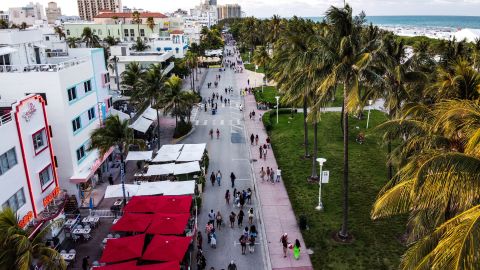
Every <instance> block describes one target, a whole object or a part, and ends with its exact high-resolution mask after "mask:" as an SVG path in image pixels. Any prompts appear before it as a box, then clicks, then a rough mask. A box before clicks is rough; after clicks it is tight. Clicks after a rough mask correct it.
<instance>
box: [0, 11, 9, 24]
mask: <svg viewBox="0 0 480 270" xmlns="http://www.w3.org/2000/svg"><path fill="white" fill-rule="evenodd" d="M0 20H3V21H6V22H8V21H9V16H8V12H6V11H3V10H0Z"/></svg>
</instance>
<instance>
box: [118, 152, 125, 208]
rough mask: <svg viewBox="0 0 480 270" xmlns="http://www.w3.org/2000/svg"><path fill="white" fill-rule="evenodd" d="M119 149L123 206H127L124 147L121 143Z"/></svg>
mask: <svg viewBox="0 0 480 270" xmlns="http://www.w3.org/2000/svg"><path fill="white" fill-rule="evenodd" d="M118 150H120V182H121V184H122V193H123V207H125V205H127V193H126V191H125V161H124V159H123V147H122V145H121V144H119V145H118Z"/></svg>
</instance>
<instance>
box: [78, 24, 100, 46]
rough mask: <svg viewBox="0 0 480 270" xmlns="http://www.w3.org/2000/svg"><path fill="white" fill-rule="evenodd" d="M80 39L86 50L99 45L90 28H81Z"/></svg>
mask: <svg viewBox="0 0 480 270" xmlns="http://www.w3.org/2000/svg"><path fill="white" fill-rule="evenodd" d="M81 37H82V41H83V42H85V45H86V46H87V48H93V47H96V46H99V44H100V42H99V38H98V36H97V35H95V34H94V33H93V31H92V29H91V28H90V27H85V28H83V32H82V36H81Z"/></svg>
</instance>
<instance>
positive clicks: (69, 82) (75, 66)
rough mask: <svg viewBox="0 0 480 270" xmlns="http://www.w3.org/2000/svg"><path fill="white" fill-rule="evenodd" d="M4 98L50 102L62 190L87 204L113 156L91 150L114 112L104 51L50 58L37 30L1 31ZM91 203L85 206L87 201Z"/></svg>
mask: <svg viewBox="0 0 480 270" xmlns="http://www.w3.org/2000/svg"><path fill="white" fill-rule="evenodd" d="M0 46H1V47H0V54H1V55H0V81H1V82H2V87H1V88H0V95H1V97H2V99H19V98H21V97H24V96H25V95H26V94H30V93H37V94H41V95H42V96H43V97H44V98H45V103H46V108H47V114H48V117H49V121H50V125H51V136H52V139H51V140H52V145H53V148H54V150H55V159H56V161H57V162H56V164H57V166H58V167H57V172H58V181H59V184H60V187H61V188H62V189H65V190H66V191H67V192H68V193H69V194H71V195H72V194H73V195H75V196H76V197H77V199H80V200H79V203H83V205H85V203H86V204H87V205H88V199H89V198H90V196H93V195H92V192H93V190H94V188H95V185H96V180H97V174H98V173H99V172H105V171H107V170H108V168H107V167H108V166H107V165H106V162H104V161H105V160H106V159H107V158H108V157H109V155H110V153H107V154H106V155H104V156H101V157H99V155H98V152H97V151H96V150H92V151H89V150H88V149H89V145H90V134H91V132H92V131H93V130H94V129H95V128H98V127H99V126H100V125H101V123H102V121H103V120H104V119H105V118H106V116H107V115H108V114H109V113H110V107H111V96H110V95H109V94H108V90H109V76H108V72H107V70H106V67H105V60H104V53H103V49H102V48H95V49H88V48H79V49H68V52H66V54H62V56H58V55H55V54H48V53H47V52H46V49H47V46H46V45H45V42H44V40H43V35H42V32H41V31H40V30H38V29H34V30H25V31H18V30H16V29H8V30H1V31H0ZM85 201H86V202H85Z"/></svg>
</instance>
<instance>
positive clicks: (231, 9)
mask: <svg viewBox="0 0 480 270" xmlns="http://www.w3.org/2000/svg"><path fill="white" fill-rule="evenodd" d="M241 17H242V8H241V7H240V5H238V4H227V5H223V6H218V20H223V19H228V18H241Z"/></svg>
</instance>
